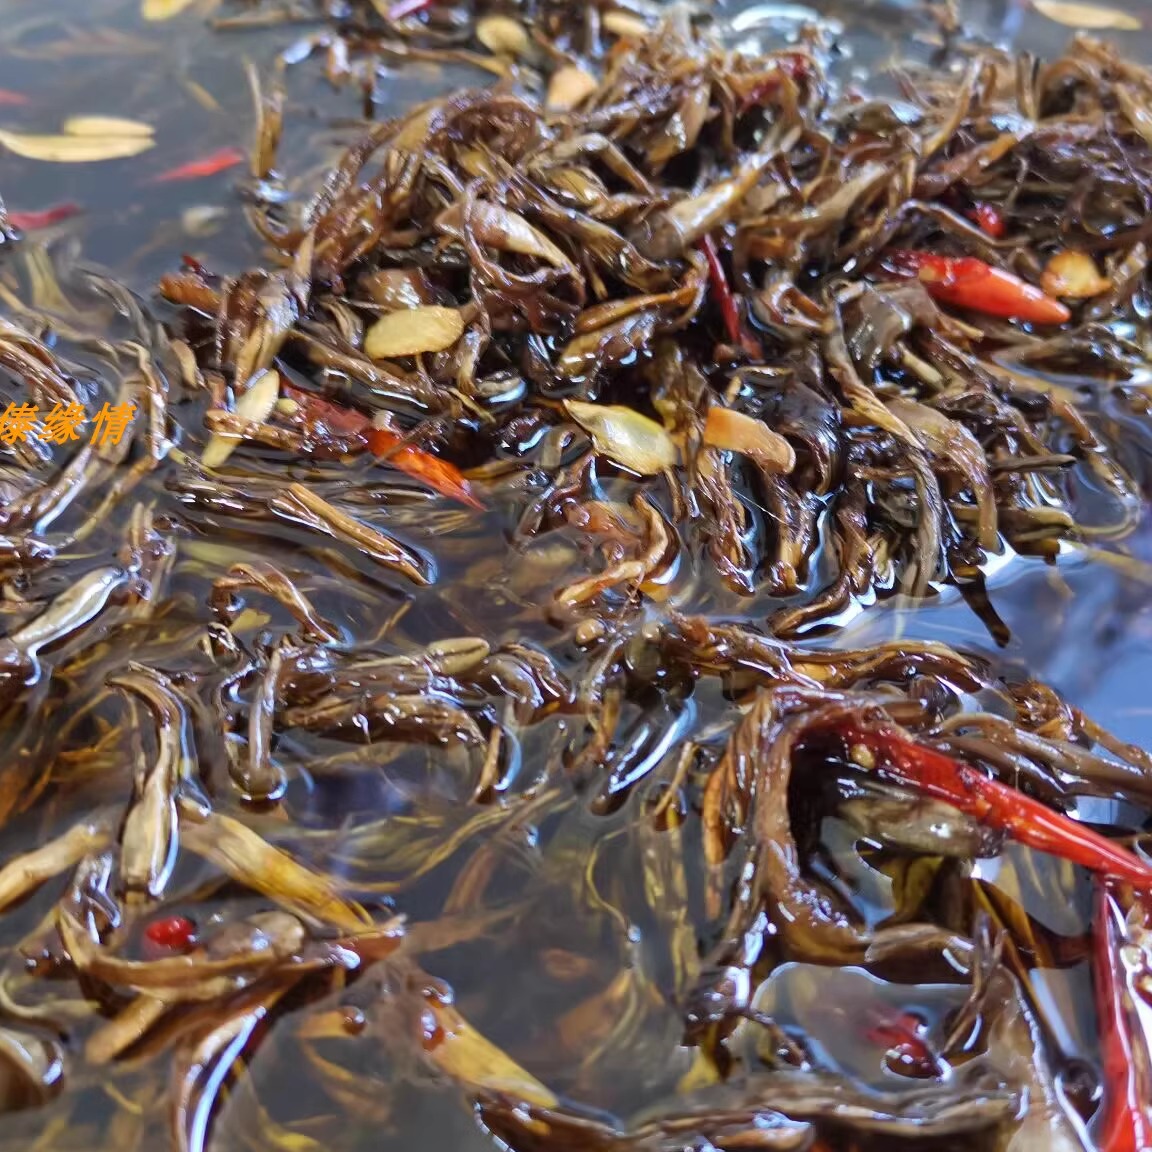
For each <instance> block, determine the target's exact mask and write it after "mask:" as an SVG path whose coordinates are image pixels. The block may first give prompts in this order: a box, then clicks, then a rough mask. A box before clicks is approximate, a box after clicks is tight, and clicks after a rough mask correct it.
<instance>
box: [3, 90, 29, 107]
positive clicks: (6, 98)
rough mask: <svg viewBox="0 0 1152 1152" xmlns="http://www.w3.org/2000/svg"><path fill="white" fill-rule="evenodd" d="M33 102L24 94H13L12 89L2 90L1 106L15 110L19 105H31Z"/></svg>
mask: <svg viewBox="0 0 1152 1152" xmlns="http://www.w3.org/2000/svg"><path fill="white" fill-rule="evenodd" d="M31 103H32V101H31V100H30V99H29V98H28V97H27V96H25V95H24V93H23V92H13V91H12V89H11V88H0V104H4V105H7V106H8V107H10V108H15V107H16V106H17V105H19V104H31Z"/></svg>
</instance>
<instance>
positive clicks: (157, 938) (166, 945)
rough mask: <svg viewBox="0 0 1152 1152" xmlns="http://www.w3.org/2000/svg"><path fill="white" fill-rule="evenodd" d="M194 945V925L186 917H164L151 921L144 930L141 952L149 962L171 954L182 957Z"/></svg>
mask: <svg viewBox="0 0 1152 1152" xmlns="http://www.w3.org/2000/svg"><path fill="white" fill-rule="evenodd" d="M195 945H196V925H195V924H193V923H192V921H191V920H189V919H188V917H187V916H165V917H164V918H163V919H161V920H153V921H152V923H151V924H149V925H148V927H147V928H145V929H144V942H143V950H144V955H145V956H147V957H148V959H149V960H160V959H163V958H164V957H165V956H170V955H172V954H173V953H176V954H178V955H182V954H183V953H185V952H190V951H191V950H192V949H193V948H194V947H195Z"/></svg>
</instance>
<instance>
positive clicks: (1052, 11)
mask: <svg viewBox="0 0 1152 1152" xmlns="http://www.w3.org/2000/svg"><path fill="white" fill-rule="evenodd" d="M1032 7H1033V8H1035V9H1036V11H1037V12H1039V13H1040V14H1041V15H1042V16H1047V17H1048V19H1049V20H1054V21H1055V22H1056V23H1057V24H1065V25H1067V26H1068V27H1069V28H1088V29H1091V30H1093V31H1097V32H1105V31H1113V32H1139V31H1140V29H1141V28H1142V27H1143V24H1142V23H1141V21H1140V18H1139V17H1138V16H1133V15H1132V14H1131V13H1130V12H1125V11H1124V10H1123V9H1122V8H1107V7H1104V6H1103V5H1099V4H1074V3H1067V2H1065V0H1032Z"/></svg>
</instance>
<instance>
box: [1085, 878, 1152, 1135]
mask: <svg viewBox="0 0 1152 1152" xmlns="http://www.w3.org/2000/svg"><path fill="white" fill-rule="evenodd" d="M1141 907H1142V908H1143V910H1144V913H1145V916H1144V919H1145V923H1146V924H1147V922H1148V920H1149V918H1150V913H1152V909H1150V908H1149V906H1148V905H1147V904H1146V903H1145V904H1143V905H1141ZM1127 922H1128V917H1127V916H1126V915H1125V912H1124V908H1123V906H1122V905H1121V903H1120V901H1119V900H1118V899H1117V897H1116V895H1115V893H1114V892H1112V891H1111V890H1110V889H1109V886H1108V885H1107V884H1105V883H1099V884H1098V885H1097V888H1096V908H1095V917H1094V920H1093V926H1092V953H1093V961H1094V963H1093V971H1092V983H1093V987H1094V989H1095V993H1096V996H1095V999H1096V1011H1097V1014H1098V1016H1099V1021H1100V1022H1099V1028H1100V1055H1101V1059H1102V1062H1103V1065H1104V1068H1103V1072H1104V1103H1103V1105H1102V1106H1101V1109H1100V1112H1099V1115H1098V1117H1097V1121H1096V1124H1097V1129H1096V1130H1097V1133H1098V1135H1097V1137H1096V1147H1097V1148H1098V1149H1099V1150H1100V1152H1145V1150H1146V1149H1148V1148H1152V1075H1149V1068H1150V1062H1152V1051H1150V1050H1149V1049H1150V1048H1152V1037H1150V1036H1149V1034H1148V1032H1147V1031H1146V1030H1145V1028H1144V1027H1143V1026H1141V1022H1140V1019H1139V1016H1138V1015H1137V1008H1136V1005H1137V1004H1139V1003H1141V1002H1142V998H1143V995H1144V994H1143V992H1142V990H1141V989H1140V988H1138V987H1137V986H1136V983H1135V981H1136V980H1137V979H1138V978H1139V977H1138V976H1137V975H1135V974H1133V973H1130V972H1129V971H1127V970H1126V968H1125V966H1124V964H1123V963H1122V961H1121V949H1122V948H1124V946H1125V945H1126V944H1127V943H1128V940H1127V935H1128V933H1127ZM1134 1025H1135V1027H1134ZM1137 1045H1140V1046H1141V1047H1142V1048H1143V1049H1144V1051H1143V1052H1141V1053H1139V1054H1137V1053H1136V1052H1135V1051H1134V1049H1135V1048H1136V1046H1137Z"/></svg>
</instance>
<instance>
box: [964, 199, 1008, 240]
mask: <svg viewBox="0 0 1152 1152" xmlns="http://www.w3.org/2000/svg"><path fill="white" fill-rule="evenodd" d="M971 216H972V219H973V220H975V221H976V223H977V224H979V225H980V227H981V229H982V230H983V231H984V232H985V233H986V234H987V235H989V236H991V237H992V239H993V240H999V239H1000V238H1001V237H1002V236H1003V235H1004V233H1005V232H1007V231H1008V225H1007V224H1005V223H1004V216H1003V215H1002V213H1001V212H1000V209H999V208H997V207H996V205H995V204H989V203H988V202H987V201H986V200H979V201H977V203H976V207H975V208H973V209H972V213H971Z"/></svg>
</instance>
